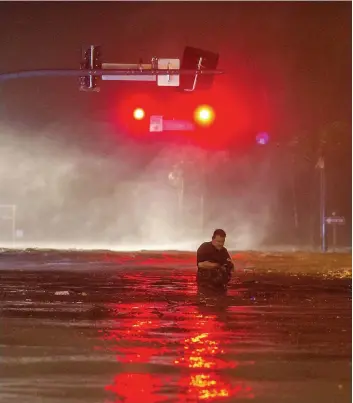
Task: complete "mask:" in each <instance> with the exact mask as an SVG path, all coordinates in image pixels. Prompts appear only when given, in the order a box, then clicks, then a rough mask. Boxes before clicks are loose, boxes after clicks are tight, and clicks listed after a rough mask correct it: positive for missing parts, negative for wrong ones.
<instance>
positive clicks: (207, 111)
mask: <svg viewBox="0 0 353 403" xmlns="http://www.w3.org/2000/svg"><path fill="white" fill-rule="evenodd" d="M194 119H195V121H196V123H198V124H199V125H202V126H210V125H211V124H212V123H213V121H214V119H215V112H214V110H213V108H212V107H211V106H209V105H200V106H199V107H197V108H196V109H195V111H194Z"/></svg>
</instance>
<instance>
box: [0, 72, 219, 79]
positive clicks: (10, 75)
mask: <svg viewBox="0 0 353 403" xmlns="http://www.w3.org/2000/svg"><path fill="white" fill-rule="evenodd" d="M195 73H196V74H198V75H208V74H223V73H224V72H223V71H221V70H201V71H199V72H196V71H195V70H175V69H174V70H166V69H156V70H139V69H112V70H102V69H100V70H91V69H88V70H73V69H43V70H22V71H14V72H9V73H0V81H6V80H13V79H16V78H29V77H64V76H67V77H80V76H82V75H87V76H90V75H92V76H102V75H105V76H114V75H125V76H130V75H141V76H143V75H155V76H157V75H165V76H167V75H178V74H185V75H192V74H195Z"/></svg>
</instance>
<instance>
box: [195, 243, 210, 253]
mask: <svg viewBox="0 0 353 403" xmlns="http://www.w3.org/2000/svg"><path fill="white" fill-rule="evenodd" d="M211 245H212V242H203V243H202V244H201V245H200V246H199V247H198V249H197V251H200V250H205V249H208V248H210V247H211Z"/></svg>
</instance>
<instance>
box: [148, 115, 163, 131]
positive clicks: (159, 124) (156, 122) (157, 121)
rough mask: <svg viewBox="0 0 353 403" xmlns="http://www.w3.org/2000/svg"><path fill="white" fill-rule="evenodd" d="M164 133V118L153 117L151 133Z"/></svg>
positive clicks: (151, 118) (151, 119)
mask: <svg viewBox="0 0 353 403" xmlns="http://www.w3.org/2000/svg"><path fill="white" fill-rule="evenodd" d="M162 131H163V116H151V117H150V132H162Z"/></svg>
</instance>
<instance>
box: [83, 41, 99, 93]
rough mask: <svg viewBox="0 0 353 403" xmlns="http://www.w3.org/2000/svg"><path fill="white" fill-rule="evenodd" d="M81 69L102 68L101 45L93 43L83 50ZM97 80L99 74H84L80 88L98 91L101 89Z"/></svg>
mask: <svg viewBox="0 0 353 403" xmlns="http://www.w3.org/2000/svg"><path fill="white" fill-rule="evenodd" d="M80 69H82V70H95V69H97V70H100V69H102V60H101V47H100V46H94V45H91V46H90V47H89V48H87V49H86V50H85V51H84V52H83V57H82V61H81V65H80ZM97 82H98V76H82V77H80V90H81V91H96V92H98V91H99V90H100V89H99V87H98V86H97Z"/></svg>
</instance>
